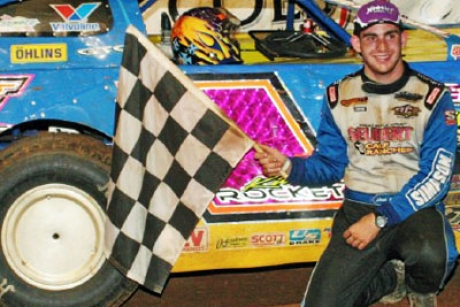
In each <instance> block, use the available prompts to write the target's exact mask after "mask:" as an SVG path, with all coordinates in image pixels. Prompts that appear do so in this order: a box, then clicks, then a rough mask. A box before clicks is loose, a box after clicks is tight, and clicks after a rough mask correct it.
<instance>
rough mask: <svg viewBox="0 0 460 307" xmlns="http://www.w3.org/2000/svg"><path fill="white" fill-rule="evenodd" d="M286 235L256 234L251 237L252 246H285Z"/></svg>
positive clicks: (273, 233) (278, 233) (272, 233)
mask: <svg viewBox="0 0 460 307" xmlns="http://www.w3.org/2000/svg"><path fill="white" fill-rule="evenodd" d="M285 243H286V235H285V234H284V233H282V232H268V233H256V234H253V235H252V236H251V245H252V246H283V245H284V244H285Z"/></svg>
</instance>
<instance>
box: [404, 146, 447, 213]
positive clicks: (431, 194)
mask: <svg viewBox="0 0 460 307" xmlns="http://www.w3.org/2000/svg"><path fill="white" fill-rule="evenodd" d="M453 165H454V157H453V154H452V153H450V152H448V151H445V150H444V149H440V150H439V152H438V154H437V155H436V158H435V159H434V161H433V164H432V168H431V172H430V174H429V175H428V177H427V178H426V179H425V180H424V181H423V182H422V183H420V184H419V185H417V186H416V187H415V188H414V189H413V190H412V191H409V193H408V197H409V200H410V201H411V203H412V205H413V206H414V208H415V209H417V208H416V207H422V206H423V205H425V204H426V203H428V202H429V201H430V200H433V199H434V198H435V197H436V196H438V195H439V193H440V192H441V191H442V190H443V188H445V187H447V186H446V184H447V183H448V182H449V180H450V176H451V174H452V169H453Z"/></svg>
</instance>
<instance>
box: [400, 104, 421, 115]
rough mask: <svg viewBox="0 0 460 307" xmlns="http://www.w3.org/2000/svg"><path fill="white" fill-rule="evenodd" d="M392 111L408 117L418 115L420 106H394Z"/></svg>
mask: <svg viewBox="0 0 460 307" xmlns="http://www.w3.org/2000/svg"><path fill="white" fill-rule="evenodd" d="M393 111H394V113H395V115H397V116H402V117H405V118H409V117H414V116H418V114H419V113H420V108H418V107H414V106H411V105H408V104H406V105H404V106H400V107H394V108H393Z"/></svg>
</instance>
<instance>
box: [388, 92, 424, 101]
mask: <svg viewBox="0 0 460 307" xmlns="http://www.w3.org/2000/svg"><path fill="white" fill-rule="evenodd" d="M395 98H396V100H399V101H407V102H415V101H418V100H420V99H422V98H423V96H422V95H420V94H417V93H410V92H399V93H396V95H395Z"/></svg>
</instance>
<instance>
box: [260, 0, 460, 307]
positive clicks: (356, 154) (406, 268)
mask: <svg viewBox="0 0 460 307" xmlns="http://www.w3.org/2000/svg"><path fill="white" fill-rule="evenodd" d="M406 40H407V34H406V32H405V31H404V30H403V28H402V24H401V21H400V14H399V11H398V9H397V7H396V6H394V5H393V4H391V3H390V2H388V1H384V0H375V1H371V2H369V3H367V4H365V5H363V6H362V7H361V8H360V10H359V11H358V13H357V15H356V19H355V30H354V34H353V36H352V39H351V42H352V45H353V48H354V49H355V50H356V52H358V53H359V54H360V55H361V57H362V61H363V68H362V69H361V70H359V71H357V72H356V73H354V74H351V75H349V76H346V77H345V78H343V79H342V80H340V81H338V82H336V83H334V84H332V85H330V86H329V87H328V88H327V91H326V95H325V99H324V104H323V108H322V120H321V123H320V126H319V129H318V131H317V141H318V143H317V147H316V149H315V151H314V153H313V154H312V155H311V156H309V157H308V158H299V157H289V158H288V157H286V156H285V155H283V154H282V153H280V152H279V151H278V150H276V149H273V148H270V147H267V146H263V145H262V148H263V152H262V153H257V154H256V155H255V158H256V159H257V160H258V161H259V163H260V164H261V166H262V168H263V172H264V174H265V175H266V176H279V175H283V176H285V177H287V180H288V181H289V182H290V183H292V184H297V185H319V184H327V183H334V182H337V181H340V180H341V179H343V180H344V182H345V185H346V191H345V200H344V203H343V205H342V207H341V208H340V209H339V210H338V212H337V214H336V216H335V218H334V222H333V227H332V237H331V241H330V243H329V245H328V247H327V248H326V250H325V251H324V253H323V255H322V257H321V259H320V260H319V262H318V263H317V265H316V267H315V269H314V272H313V274H312V276H311V279H310V281H309V284H308V287H307V291H306V293H305V297H304V300H303V302H302V306H307V307H334V306H337V307H346V306H369V305H371V304H373V303H375V302H377V301H379V300H381V301H384V302H391V303H394V302H397V301H399V300H401V299H403V298H404V297H406V294H407V297H408V299H409V301H410V305H411V306H436V304H437V303H436V295H437V293H438V291H439V290H440V289H442V287H443V286H444V283H445V281H446V278H447V277H449V275H450V274H451V273H452V270H453V269H454V265H455V263H456V260H457V256H458V253H457V249H456V246H455V239H454V234H453V231H452V228H451V226H450V224H449V223H448V222H447V221H446V219H445V216H444V204H443V199H444V197H445V196H446V194H447V192H448V190H449V186H450V179H451V175H452V171H453V167H454V161H455V153H456V144H457V140H456V135H457V124H456V116H455V111H454V106H453V102H452V98H451V95H450V93H449V92H448V90H447V89H446V87H445V86H444V85H443V84H442V83H439V82H436V81H435V80H433V79H431V78H429V77H427V76H425V75H423V74H421V73H419V72H417V71H414V70H413V69H411V68H410V67H409V65H408V64H407V63H406V62H404V61H403V59H402V51H401V50H402V48H403V47H404V46H405V44H406ZM382 298H383V299H382Z"/></svg>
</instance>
